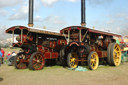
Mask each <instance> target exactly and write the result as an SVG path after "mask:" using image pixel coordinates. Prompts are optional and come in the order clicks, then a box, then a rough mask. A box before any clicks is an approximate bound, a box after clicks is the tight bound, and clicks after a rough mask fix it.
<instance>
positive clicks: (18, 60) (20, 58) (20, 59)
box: [14, 52, 27, 69]
mask: <svg viewBox="0 0 128 85" xmlns="http://www.w3.org/2000/svg"><path fill="white" fill-rule="evenodd" d="M25 57H26V56H25V53H24V52H20V53H18V54H17V55H16V56H15V58H14V64H15V67H16V68H17V69H26V68H27V63H26V62H25Z"/></svg>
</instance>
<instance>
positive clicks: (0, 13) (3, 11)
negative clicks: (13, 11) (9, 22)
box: [0, 9, 8, 16]
mask: <svg viewBox="0 0 128 85" xmlns="http://www.w3.org/2000/svg"><path fill="white" fill-rule="evenodd" d="M7 14H8V11H6V10H4V9H0V15H1V16H5V15H7Z"/></svg>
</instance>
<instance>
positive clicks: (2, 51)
mask: <svg viewBox="0 0 128 85" xmlns="http://www.w3.org/2000/svg"><path fill="white" fill-rule="evenodd" d="M1 53H2V54H3V55H2V61H3V63H4V53H5V52H4V50H3V48H1Z"/></svg>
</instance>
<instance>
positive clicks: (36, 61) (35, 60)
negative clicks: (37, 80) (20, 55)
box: [29, 52, 45, 70]
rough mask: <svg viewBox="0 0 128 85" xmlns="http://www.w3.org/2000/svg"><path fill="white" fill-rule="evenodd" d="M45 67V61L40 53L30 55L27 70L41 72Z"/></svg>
mask: <svg viewBox="0 0 128 85" xmlns="http://www.w3.org/2000/svg"><path fill="white" fill-rule="evenodd" d="M44 65H45V59H44V56H43V54H42V53H40V52H35V53H33V54H32V55H31V58H30V61H29V68H30V69H32V70H41V69H42V68H43V67H44Z"/></svg>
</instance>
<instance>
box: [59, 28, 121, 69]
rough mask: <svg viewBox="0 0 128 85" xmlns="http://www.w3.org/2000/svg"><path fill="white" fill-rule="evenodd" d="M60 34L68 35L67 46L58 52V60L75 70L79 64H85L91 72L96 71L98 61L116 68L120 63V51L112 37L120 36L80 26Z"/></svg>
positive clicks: (66, 29)
mask: <svg viewBox="0 0 128 85" xmlns="http://www.w3.org/2000/svg"><path fill="white" fill-rule="evenodd" d="M60 32H61V34H64V35H68V39H67V42H68V44H67V45H65V46H63V47H62V49H61V51H60V54H61V55H60V59H61V61H62V63H63V64H65V63H67V65H68V66H69V67H70V68H73V69H75V68H76V67H77V66H78V64H79V62H87V63H88V66H89V68H90V69H91V70H95V69H97V67H98V65H99V59H100V60H101V61H106V62H107V63H108V64H109V65H113V66H118V65H120V62H121V49H120V46H119V45H118V44H117V43H116V42H115V40H114V39H113V36H116V37H121V36H120V35H117V34H113V33H108V32H103V31H98V30H94V29H90V28H87V27H82V26H71V27H67V28H64V29H62V30H61V31H60Z"/></svg>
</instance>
